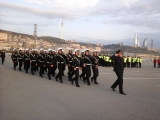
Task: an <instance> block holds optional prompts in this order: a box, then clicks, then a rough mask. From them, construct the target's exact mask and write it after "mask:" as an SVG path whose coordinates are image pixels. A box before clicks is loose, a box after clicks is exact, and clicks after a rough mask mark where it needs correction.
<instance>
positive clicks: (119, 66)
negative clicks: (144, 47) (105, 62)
mask: <svg viewBox="0 0 160 120" xmlns="http://www.w3.org/2000/svg"><path fill="white" fill-rule="evenodd" d="M111 59H112V60H114V62H115V64H114V71H115V73H116V75H117V80H116V81H115V83H114V84H113V85H112V86H111V88H112V89H113V91H115V89H116V87H117V86H118V85H119V92H120V94H122V95H126V94H125V93H124V92H123V71H124V64H123V61H124V60H123V57H122V50H118V51H117V52H116V55H114V56H112V57H111Z"/></svg>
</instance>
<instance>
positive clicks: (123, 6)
mask: <svg viewBox="0 0 160 120" xmlns="http://www.w3.org/2000/svg"><path fill="white" fill-rule="evenodd" d="M159 5H160V0H0V29H4V30H10V31H14V32H19V31H20V32H21V33H26V34H33V31H34V26H33V25H34V24H35V23H36V24H37V26H38V27H37V30H38V32H37V34H38V36H46V35H48V36H54V37H58V38H60V36H61V21H62V15H63V17H64V39H66V40H69V39H72V40H77V41H85V42H93V43H102V44H111V43H119V42H123V43H124V44H125V45H133V40H134V35H135V34H137V35H138V38H139V41H140V44H141V45H142V42H143V40H144V39H145V38H147V39H148V42H149V45H150V41H151V39H153V40H154V47H156V48H160V7H159Z"/></svg>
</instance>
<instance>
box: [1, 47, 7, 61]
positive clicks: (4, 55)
mask: <svg viewBox="0 0 160 120" xmlns="http://www.w3.org/2000/svg"><path fill="white" fill-rule="evenodd" d="M0 54H1V60H2V64H3V63H4V61H5V57H6V54H5V50H4V49H3V50H2V52H1V53H0Z"/></svg>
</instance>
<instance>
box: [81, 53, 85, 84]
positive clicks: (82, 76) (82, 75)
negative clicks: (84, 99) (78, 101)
mask: <svg viewBox="0 0 160 120" xmlns="http://www.w3.org/2000/svg"><path fill="white" fill-rule="evenodd" d="M84 58H85V55H84V51H83V50H82V51H81V58H80V67H81V69H82V73H81V75H80V80H81V78H82V79H83V81H84V82H86V81H85V67H84V66H83V65H84Z"/></svg>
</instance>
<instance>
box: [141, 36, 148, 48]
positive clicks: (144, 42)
mask: <svg viewBox="0 0 160 120" xmlns="http://www.w3.org/2000/svg"><path fill="white" fill-rule="evenodd" d="M142 47H143V48H148V41H147V38H146V39H144V41H143V46H142Z"/></svg>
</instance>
